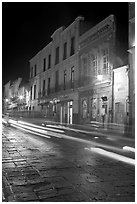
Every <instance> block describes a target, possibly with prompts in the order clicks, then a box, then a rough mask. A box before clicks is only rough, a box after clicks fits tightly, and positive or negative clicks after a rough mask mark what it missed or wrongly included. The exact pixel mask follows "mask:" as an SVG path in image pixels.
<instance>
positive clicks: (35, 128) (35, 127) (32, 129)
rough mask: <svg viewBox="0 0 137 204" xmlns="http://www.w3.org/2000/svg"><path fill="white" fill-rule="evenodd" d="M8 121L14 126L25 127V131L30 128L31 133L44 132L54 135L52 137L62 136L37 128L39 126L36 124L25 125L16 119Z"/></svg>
mask: <svg viewBox="0 0 137 204" xmlns="http://www.w3.org/2000/svg"><path fill="white" fill-rule="evenodd" d="M10 123H11V124H15V125H16V128H18V127H22V128H25V129H26V131H27V130H29V131H30V130H31V133H34V132H35V133H41V134H46V135H50V136H54V137H57V138H62V134H59V133H55V132H50V131H47V130H45V129H38V128H37V127H40V126H37V125H36V126H35V125H33V124H32V126H34V127H31V126H28V125H27V126H26V125H23V124H19V123H17V122H16V121H10ZM29 131H28V132H29ZM32 131H34V132H32ZM54 131H55V130H54Z"/></svg>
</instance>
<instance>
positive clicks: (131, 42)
mask: <svg viewBox="0 0 137 204" xmlns="http://www.w3.org/2000/svg"><path fill="white" fill-rule="evenodd" d="M128 52H129V121H130V123H129V126H130V130H129V131H130V132H131V133H132V136H133V137H134V136H135V2H130V3H129V48H128Z"/></svg>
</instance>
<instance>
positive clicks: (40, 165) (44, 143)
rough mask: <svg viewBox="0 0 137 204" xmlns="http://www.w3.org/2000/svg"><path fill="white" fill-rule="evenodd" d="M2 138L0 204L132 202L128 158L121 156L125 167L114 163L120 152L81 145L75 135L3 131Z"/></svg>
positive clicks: (131, 165) (81, 139) (132, 179)
mask: <svg viewBox="0 0 137 204" xmlns="http://www.w3.org/2000/svg"><path fill="white" fill-rule="evenodd" d="M22 128H23V127H22ZM54 130H55V129H54ZM33 131H34V130H33ZM2 132H3V135H2V144H3V145H2V149H3V154H2V177H3V185H2V187H3V201H7V202H10V201H14V202H15V201H17V202H32V201H33V202H48V201H50V202H59V201H60V202H61V201H62V202H67V201H69V202H75V201H78V202H87V201H88V202H96V201H98V202H120V201H121V202H130V201H132V202H134V201H135V167H134V162H132V161H134V159H133V157H132V156H131V155H130V153H129V155H127V154H128V153H127V154H126V155H124V158H129V162H128V161H127V162H125V161H123V160H122V159H119V158H121V157H120V152H118V151H116V152H115V153H114V150H113V151H110V149H109V151H108V149H107V151H106V149H105V148H103V146H104V144H103V146H102V147H101V146H97V145H96V142H95V138H94V141H93V140H92V139H91V140H89V138H87V139H86V140H85V139H84V137H85V136H84V135H82V134H80V133H79V132H74V131H64V132H57V130H55V131H52V129H51V130H46V133H47V134H46V133H45V132H40V133H39V134H38V132H36V131H34V132H30V131H29V132H28V130H26V131H24V130H22V129H16V128H15V127H11V126H10V127H7V126H5V125H3V131H2ZM61 135H62V137H61ZM65 136H66V137H65ZM100 143H101V142H100ZM109 143H110V141H109V140H108V144H107V145H108V147H109V146H110V144H109ZM106 153H107V154H106ZM109 153H110V155H111V154H112V155H111V156H112V157H111V156H110V155H109ZM113 154H114V155H113ZM116 155H119V158H117V157H116V158H115V157H113V156H116ZM121 155H122V154H121ZM122 158H123V157H122ZM130 160H131V161H130Z"/></svg>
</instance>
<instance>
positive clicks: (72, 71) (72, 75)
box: [71, 67, 74, 88]
mask: <svg viewBox="0 0 137 204" xmlns="http://www.w3.org/2000/svg"><path fill="white" fill-rule="evenodd" d="M71 88H74V67H71Z"/></svg>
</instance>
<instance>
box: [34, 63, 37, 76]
mask: <svg viewBox="0 0 137 204" xmlns="http://www.w3.org/2000/svg"><path fill="white" fill-rule="evenodd" d="M36 74H37V65H36V64H35V72H34V76H36Z"/></svg>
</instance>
